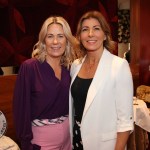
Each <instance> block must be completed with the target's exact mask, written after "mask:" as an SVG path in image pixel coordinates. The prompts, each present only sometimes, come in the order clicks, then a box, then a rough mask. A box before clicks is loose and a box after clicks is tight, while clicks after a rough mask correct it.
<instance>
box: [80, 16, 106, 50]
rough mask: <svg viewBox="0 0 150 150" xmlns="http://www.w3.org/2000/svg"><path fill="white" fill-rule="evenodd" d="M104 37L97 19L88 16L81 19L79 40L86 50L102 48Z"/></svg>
mask: <svg viewBox="0 0 150 150" xmlns="http://www.w3.org/2000/svg"><path fill="white" fill-rule="evenodd" d="M105 39H106V36H105V34H104V32H103V30H102V28H101V26H100V23H99V21H98V20H97V19H95V18H89V19H86V20H84V21H83V23H82V27H81V34H80V40H81V43H82V44H83V46H84V47H85V48H86V49H87V50H88V51H97V50H103V41H104V40H105Z"/></svg>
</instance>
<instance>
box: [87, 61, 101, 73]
mask: <svg viewBox="0 0 150 150" xmlns="http://www.w3.org/2000/svg"><path fill="white" fill-rule="evenodd" d="M98 62H99V61H97V62H94V63H87V62H86V72H87V73H88V74H89V73H90V74H91V73H92V74H93V73H95V71H96V68H97V65H98Z"/></svg>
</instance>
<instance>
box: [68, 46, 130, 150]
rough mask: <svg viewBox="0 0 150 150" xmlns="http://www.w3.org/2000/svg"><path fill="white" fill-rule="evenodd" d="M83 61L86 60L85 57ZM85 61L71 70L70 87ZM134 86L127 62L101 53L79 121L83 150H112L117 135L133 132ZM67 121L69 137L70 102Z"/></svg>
mask: <svg viewBox="0 0 150 150" xmlns="http://www.w3.org/2000/svg"><path fill="white" fill-rule="evenodd" d="M85 57H86V56H85ZM84 60H85V58H84V59H83V60H82V62H80V61H79V60H75V61H74V63H73V64H72V67H71V77H72V81H71V85H72V83H73V81H74V79H75V78H76V76H77V74H78V72H79V70H80V68H81V66H82V64H83V62H84ZM132 99H133V82H132V75H131V72H130V68H129V65H128V62H127V61H126V60H125V59H122V58H120V57H118V56H115V55H113V54H111V53H110V52H109V51H107V50H106V49H104V51H103V54H102V57H101V59H100V62H99V64H98V67H97V71H96V72H95V76H94V78H93V80H92V83H91V85H90V87H89V90H88V93H87V98H86V103H85V108H84V111H83V116H82V120H81V128H80V130H81V137H82V142H83V147H84V150H92V149H93V150H114V147H115V143H116V137H117V132H124V131H128V130H133V101H132ZM69 106H70V107H69V117H70V129H71V136H72V128H73V119H74V113H73V112H74V111H73V99H72V96H71V90H70V99H69Z"/></svg>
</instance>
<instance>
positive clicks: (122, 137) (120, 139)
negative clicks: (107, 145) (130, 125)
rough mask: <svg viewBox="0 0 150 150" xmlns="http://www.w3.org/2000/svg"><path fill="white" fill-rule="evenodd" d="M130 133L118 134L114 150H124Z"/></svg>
mask: <svg viewBox="0 0 150 150" xmlns="http://www.w3.org/2000/svg"><path fill="white" fill-rule="evenodd" d="M129 135H130V131H125V132H118V133H117V141H116V146H115V150H125V147H126V143H127V140H128V138H129Z"/></svg>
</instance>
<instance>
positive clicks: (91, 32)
mask: <svg viewBox="0 0 150 150" xmlns="http://www.w3.org/2000/svg"><path fill="white" fill-rule="evenodd" d="M89 36H90V37H91V36H93V30H92V29H90V30H89Z"/></svg>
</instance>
